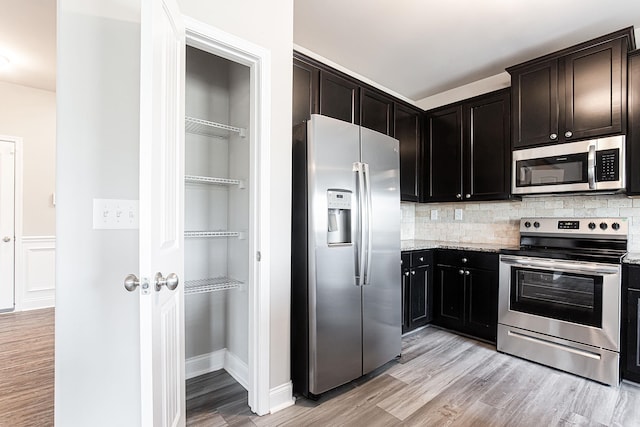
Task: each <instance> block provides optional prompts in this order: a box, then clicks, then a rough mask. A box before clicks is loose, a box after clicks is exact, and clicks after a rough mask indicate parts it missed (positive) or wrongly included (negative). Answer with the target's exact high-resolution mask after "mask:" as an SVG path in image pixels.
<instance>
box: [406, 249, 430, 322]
mask: <svg viewBox="0 0 640 427" xmlns="http://www.w3.org/2000/svg"><path fill="white" fill-rule="evenodd" d="M402 267H403V268H402V333H403V334H404V333H406V332H410V331H412V330H414V329H416V328H419V327H421V326H424V325H426V324H427V323H429V322H431V319H432V309H431V307H432V305H433V285H432V282H433V281H432V278H433V251H431V250H427V251H412V252H403V253H402Z"/></svg>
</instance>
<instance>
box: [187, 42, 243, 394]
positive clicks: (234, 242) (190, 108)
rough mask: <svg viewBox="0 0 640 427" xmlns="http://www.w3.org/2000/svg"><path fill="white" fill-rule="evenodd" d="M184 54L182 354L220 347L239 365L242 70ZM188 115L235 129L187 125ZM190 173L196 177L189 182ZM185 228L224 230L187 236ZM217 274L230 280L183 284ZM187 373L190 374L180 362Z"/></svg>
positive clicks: (194, 52) (199, 354)
mask: <svg viewBox="0 0 640 427" xmlns="http://www.w3.org/2000/svg"><path fill="white" fill-rule="evenodd" d="M186 61H187V66H186V94H185V103H186V104H185V114H186V116H187V123H186V128H187V133H186V137H185V159H186V160H185V161H186V164H185V171H186V172H185V174H186V175H187V177H186V179H185V181H186V183H185V185H186V191H185V279H186V282H185V283H186V284H187V286H186V287H185V294H186V295H185V316H186V319H185V320H186V340H185V341H186V353H185V356H186V359H187V365H188V364H189V360H190V359H191V360H193V359H194V358H206V357H211V358H213V355H214V354H217V355H218V356H220V354H221V353H220V352H225V353H226V354H223V356H224V360H227V358H228V357H231V358H232V359H234V360H235V362H236V363H237V362H238V361H240V362H241V364H242V365H244V366H245V367H246V366H247V363H248V292H247V286H248V283H249V280H250V274H249V258H248V255H249V233H250V229H249V228H250V227H249V226H250V224H249V217H250V216H249V212H250V206H249V201H250V189H249V183H250V159H251V157H250V156H251V152H250V143H249V141H250V135H249V130H247V126H248V124H249V120H250V117H249V111H250V110H249V105H250V85H249V83H250V70H249V68H248V67H245V66H243V65H240V64H237V63H234V62H231V61H228V60H226V59H224V58H220V57H218V56H215V55H212V54H210V53H208V52H204V51H202V50H199V49H196V48H193V47H187V60H186ZM190 117H191V118H196V119H202V120H206V121H210V122H215V123H219V124H226V125H230V126H232V127H237V128H242V131H240V132H238V131H234V130H231V131H226V130H224V129H222V130H221V129H219V128H218V129H212V131H211V132H209V131H208V130H205V131H202V130H200V129H197V130H195V131H194V130H193V129H191V130H190V123H189V118H190ZM190 177H197V178H196V179H195V182H194V179H193V178H191V179H190ZM199 177H206V178H221V179H222V180H223V181H224V180H229V181H233V182H224V183H211V182H209V183H203V182H198V181H197V180H198V179H200V178H199ZM237 181H239V182H237ZM190 232H191V233H193V232H204V233H207V232H215V233H217V232H220V233H228V234H230V235H229V236H224V235H223V236H216V237H211V236H196V237H194V236H193V235H191V236H190V235H189V234H190ZM234 233H237V234H234ZM221 278H229V279H231V280H230V281H229V283H224V284H222V285H220V286H218V285H214V286H213V290H209V291H206V292H205V291H202V290H197V291H194V289H196V288H193V287H190V286H189V284H190V283H193V281H194V280H204V279H216V280H215V281H214V283H223V282H224V280H226V279H221ZM216 286H217V287H216ZM224 288H227V289H224ZM245 372H246V371H245ZM200 373H202V372H200ZM232 375H233V374H232ZM187 376H188V377H189V376H194V375H190V373H189V370H187ZM241 383H242V382H241Z"/></svg>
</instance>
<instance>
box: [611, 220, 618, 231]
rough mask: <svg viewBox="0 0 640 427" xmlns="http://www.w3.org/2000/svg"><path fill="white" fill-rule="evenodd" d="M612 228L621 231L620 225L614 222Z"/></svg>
mask: <svg viewBox="0 0 640 427" xmlns="http://www.w3.org/2000/svg"><path fill="white" fill-rule="evenodd" d="M611 228H613V229H614V230H620V224H618V223H617V222H614V223H613V224H611Z"/></svg>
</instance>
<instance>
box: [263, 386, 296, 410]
mask: <svg viewBox="0 0 640 427" xmlns="http://www.w3.org/2000/svg"><path fill="white" fill-rule="evenodd" d="M295 403H296V401H295V399H294V398H293V384H292V383H291V381H289V382H287V383H284V384H282V385H279V386H278V387H274V388H272V389H271V390H269V407H270V409H269V410H270V412H271V413H272V414H273V413H274V412H278V411H280V410H282V409H284V408H288V407H289V406H293V405H294V404H295Z"/></svg>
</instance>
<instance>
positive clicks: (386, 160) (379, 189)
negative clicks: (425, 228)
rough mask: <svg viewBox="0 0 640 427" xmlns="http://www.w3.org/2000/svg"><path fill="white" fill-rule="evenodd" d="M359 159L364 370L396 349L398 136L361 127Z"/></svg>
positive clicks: (390, 357) (393, 354)
mask: <svg viewBox="0 0 640 427" xmlns="http://www.w3.org/2000/svg"><path fill="white" fill-rule="evenodd" d="M361 141H362V142H361V144H362V145H361V150H362V162H363V163H366V164H368V165H369V167H368V169H369V171H368V173H369V176H368V182H369V183H370V200H371V201H370V203H368V204H369V205H370V206H371V211H370V221H369V224H370V226H371V232H370V233H369V235H370V236H371V244H370V245H368V246H369V247H370V249H371V253H370V255H369V256H370V262H369V263H368V268H369V274H368V276H367V277H368V279H367V284H366V285H365V286H363V288H362V330H363V344H362V361H363V374H366V373H369V372H371V371H373V370H374V369H376V368H378V367H380V366H382V365H384V364H385V363H387V362H388V361H390V360H393V358H395V357H396V356H398V355H399V354H400V350H401V342H400V340H401V334H402V331H401V317H400V316H401V307H402V304H401V301H400V297H401V272H400V172H399V154H398V141H397V140H395V139H393V138H390V137H388V136H386V135H383V134H380V133H378V132H374V131H371V130H369V129H365V128H362V129H361Z"/></svg>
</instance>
